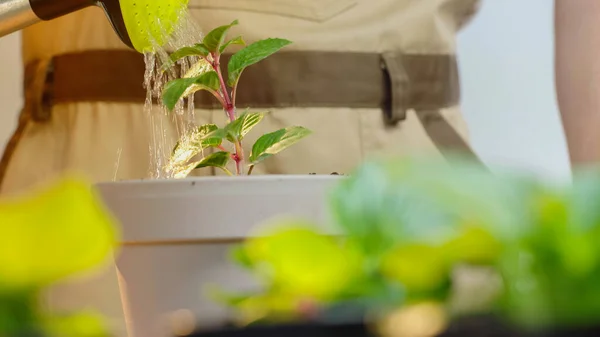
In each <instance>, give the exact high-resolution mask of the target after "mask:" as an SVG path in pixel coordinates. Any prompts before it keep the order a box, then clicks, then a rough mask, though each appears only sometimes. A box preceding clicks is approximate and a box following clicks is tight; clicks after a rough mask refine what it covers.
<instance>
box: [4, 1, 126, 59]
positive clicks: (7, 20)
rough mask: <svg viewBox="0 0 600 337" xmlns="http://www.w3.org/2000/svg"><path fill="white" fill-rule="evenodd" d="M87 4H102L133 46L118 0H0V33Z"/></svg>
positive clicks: (67, 12)
mask: <svg viewBox="0 0 600 337" xmlns="http://www.w3.org/2000/svg"><path fill="white" fill-rule="evenodd" d="M90 6H98V7H101V8H103V9H104V11H105V12H106V15H107V16H108V19H109V21H110V23H111V25H112V27H113V29H114V30H115V32H116V33H117V35H119V37H120V38H121V40H122V41H123V43H125V44H126V45H127V46H129V47H131V48H133V44H132V43H131V39H130V37H129V34H127V29H126V27H125V23H124V21H123V16H122V13H121V8H120V3H119V0H1V1H0V37H2V36H6V35H8V34H10V33H13V32H16V31H18V30H21V29H23V28H26V27H28V26H31V25H33V24H35V23H37V22H39V21H48V20H52V19H55V18H58V17H60V16H63V15H65V14H69V13H72V12H75V11H78V10H80V9H83V8H86V7H90Z"/></svg>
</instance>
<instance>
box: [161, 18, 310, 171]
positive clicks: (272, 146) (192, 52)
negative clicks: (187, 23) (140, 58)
mask: <svg viewBox="0 0 600 337" xmlns="http://www.w3.org/2000/svg"><path fill="white" fill-rule="evenodd" d="M237 24H238V22H237V20H236V21H234V22H232V23H231V24H229V25H225V26H221V27H217V28H215V29H214V30H212V31H211V32H210V33H208V34H207V35H206V36H205V37H204V39H203V40H202V42H201V43H198V44H196V45H194V46H188V47H184V48H181V49H179V50H177V51H175V52H174V53H173V54H171V55H170V63H169V64H167V66H173V65H174V64H175V63H176V62H177V61H179V60H181V59H183V58H186V57H196V58H198V61H197V62H196V63H195V65H194V66H193V67H191V69H190V70H189V71H188V72H187V73H185V74H183V75H182V77H181V78H179V79H176V80H173V81H170V82H168V83H167V84H166V85H165V87H164V90H163V96H162V100H163V103H164V105H165V106H166V107H167V108H168V109H169V110H173V109H174V108H175V106H176V105H177V103H178V102H180V100H181V99H182V98H184V97H189V96H190V95H192V94H194V93H195V92H197V91H200V90H205V91H208V92H209V93H211V94H212V95H213V96H214V97H215V99H217V101H219V103H220V104H221V106H222V108H223V110H224V111H225V113H226V115H227V118H228V120H229V122H228V124H227V125H225V126H224V127H222V128H220V127H219V126H217V125H215V124H205V125H202V126H200V127H198V128H197V129H196V130H195V131H194V132H192V134H190V135H186V136H185V137H184V138H182V139H181V140H180V141H179V142H178V144H177V145H176V146H175V148H174V150H173V154H172V157H171V163H170V167H171V168H172V169H175V170H176V171H177V172H178V174H177V177H185V176H187V175H188V174H189V173H190V172H191V171H193V170H194V169H198V168H203V167H217V168H219V169H222V170H223V171H225V172H226V173H227V174H229V175H233V173H231V171H230V170H229V169H228V168H227V166H228V164H229V163H230V162H231V161H232V160H233V161H234V162H235V174H236V175H242V174H244V166H245V165H246V164H247V165H248V174H251V173H252V170H253V169H254V166H255V165H256V164H258V163H260V162H262V161H263V160H265V159H267V158H269V157H271V156H273V155H275V154H277V153H279V152H281V151H283V150H284V149H286V148H288V147H290V146H292V145H294V144H295V143H297V142H298V141H299V140H301V139H302V138H304V137H306V136H308V135H309V134H310V133H311V132H310V131H309V130H308V129H306V128H304V127H301V126H292V127H287V128H283V129H280V130H277V131H275V132H271V133H268V134H265V135H263V136H261V137H260V138H258V140H257V141H256V142H255V143H254V145H253V146H252V151H251V152H250V155H249V156H248V158H246V156H245V155H244V150H243V147H242V140H243V139H244V136H246V134H248V132H249V131H250V130H251V129H252V128H253V127H255V126H256V125H257V124H258V123H260V122H261V121H262V119H263V118H264V117H265V114H266V113H265V112H248V111H246V112H244V113H242V114H240V115H238V114H237V111H236V93H237V90H238V84H239V82H240V77H241V75H242V73H243V71H244V69H246V68H247V67H249V66H251V65H253V64H256V63H258V62H260V61H262V60H264V59H266V58H267V57H269V56H271V55H273V54H274V53H276V52H278V51H279V50H280V49H282V48H283V47H285V46H287V45H289V44H290V43H291V42H290V41H288V40H284V39H278V38H270V39H265V40H260V41H257V42H254V43H252V44H250V45H248V46H246V44H245V42H244V40H243V39H242V37H241V36H238V37H234V38H232V39H230V40H227V33H228V31H229V30H230V29H231V28H232V27H233V26H235V25H237ZM232 45H244V46H245V47H244V48H242V49H241V50H239V51H238V52H237V53H235V54H233V55H232V56H231V58H230V61H229V63H228V64H227V76H226V77H225V74H224V72H223V70H222V68H221V56H222V55H223V53H224V52H225V51H226V50H227V48H228V47H230V46H232ZM225 141H227V142H230V143H231V144H232V148H233V151H230V150H228V149H227V148H226V147H225V146H223V142H225ZM207 148H215V149H217V150H218V151H217V152H214V153H212V154H210V155H207V156H205V157H204V158H202V159H201V160H199V161H192V159H193V158H194V157H196V156H197V155H198V154H201V153H202V152H203V150H205V149H207Z"/></svg>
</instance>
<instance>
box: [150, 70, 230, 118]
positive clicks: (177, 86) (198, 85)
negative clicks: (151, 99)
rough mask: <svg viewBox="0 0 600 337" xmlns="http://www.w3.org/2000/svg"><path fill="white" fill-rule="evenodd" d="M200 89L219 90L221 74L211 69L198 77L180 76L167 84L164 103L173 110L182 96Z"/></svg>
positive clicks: (163, 98)
mask: <svg viewBox="0 0 600 337" xmlns="http://www.w3.org/2000/svg"><path fill="white" fill-rule="evenodd" d="M198 90H212V91H217V90H219V76H218V75H217V73H216V72H214V71H211V72H207V73H204V74H202V75H200V76H197V77H191V78H179V79H176V80H173V81H170V82H169V83H167V84H166V85H165V88H164V92H163V97H162V100H163V104H164V105H165V106H166V107H167V108H168V109H169V110H173V108H175V105H177V102H179V100H180V99H181V98H182V97H185V96H187V95H190V94H192V93H194V92H196V91H198Z"/></svg>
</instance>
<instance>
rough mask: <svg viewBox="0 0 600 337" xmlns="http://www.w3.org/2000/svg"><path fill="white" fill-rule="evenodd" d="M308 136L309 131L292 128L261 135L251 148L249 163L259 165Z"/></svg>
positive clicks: (301, 128)
mask: <svg viewBox="0 0 600 337" xmlns="http://www.w3.org/2000/svg"><path fill="white" fill-rule="evenodd" d="M309 134H311V131H310V130H308V129H306V128H303V127H301V126H292V127H288V128H285V129H280V130H277V131H275V132H272V133H268V134H266V135H263V136H262V137H260V138H259V139H258V140H257V141H256V143H254V145H253V146H252V152H251V153H250V162H251V163H252V164H256V163H259V162H261V161H263V160H265V159H267V158H269V157H270V156H272V155H274V154H277V153H279V152H281V151H283V150H285V149H286V148H288V147H290V146H292V145H294V144H295V143H297V142H298V141H299V140H301V139H302V138H304V137H306V136H308V135H309Z"/></svg>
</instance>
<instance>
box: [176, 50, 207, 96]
mask: <svg viewBox="0 0 600 337" xmlns="http://www.w3.org/2000/svg"><path fill="white" fill-rule="evenodd" d="M212 70H213V67H212V65H211V64H210V63H209V62H208V61H206V60H205V59H201V60H199V61H198V62H196V63H195V64H194V65H193V66H192V67H190V69H189V70H188V71H186V72H185V74H183V76H182V77H183V78H192V77H198V76H200V75H202V74H204V73H207V72H210V71H212ZM183 96H184V97H185V94H184V95H183Z"/></svg>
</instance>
